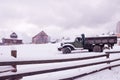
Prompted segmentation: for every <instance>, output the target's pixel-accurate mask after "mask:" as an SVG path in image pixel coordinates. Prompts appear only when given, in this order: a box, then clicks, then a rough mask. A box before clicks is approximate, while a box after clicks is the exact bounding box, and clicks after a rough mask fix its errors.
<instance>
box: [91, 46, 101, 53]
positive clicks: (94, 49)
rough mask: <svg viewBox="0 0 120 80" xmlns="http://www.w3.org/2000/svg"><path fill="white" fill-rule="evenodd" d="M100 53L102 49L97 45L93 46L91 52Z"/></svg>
mask: <svg viewBox="0 0 120 80" xmlns="http://www.w3.org/2000/svg"><path fill="white" fill-rule="evenodd" d="M102 51H103V49H102V47H101V46H99V45H95V46H94V47H93V52H102Z"/></svg>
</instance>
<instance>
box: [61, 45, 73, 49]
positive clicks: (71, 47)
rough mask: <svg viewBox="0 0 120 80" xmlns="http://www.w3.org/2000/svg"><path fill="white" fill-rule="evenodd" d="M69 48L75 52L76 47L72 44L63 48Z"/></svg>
mask: <svg viewBox="0 0 120 80" xmlns="http://www.w3.org/2000/svg"><path fill="white" fill-rule="evenodd" d="M65 47H69V48H70V49H71V50H75V47H74V46H73V45H72V44H64V46H63V47H62V48H65Z"/></svg>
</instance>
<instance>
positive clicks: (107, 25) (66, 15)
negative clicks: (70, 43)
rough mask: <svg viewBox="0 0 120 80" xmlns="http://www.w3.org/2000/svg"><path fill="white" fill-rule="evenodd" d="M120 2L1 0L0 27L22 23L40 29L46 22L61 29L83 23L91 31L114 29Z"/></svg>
mask: <svg viewBox="0 0 120 80" xmlns="http://www.w3.org/2000/svg"><path fill="white" fill-rule="evenodd" d="M119 4H120V0H0V29H1V30H2V29H11V30H14V28H15V27H21V26H19V25H20V24H23V23H25V24H26V25H29V24H33V25H35V27H36V26H37V27H38V28H36V29H40V30H41V29H42V28H45V27H46V26H47V27H48V26H56V27H61V28H62V29H63V30H64V31H65V30H68V28H69V30H71V29H76V28H77V29H78V28H79V29H81V28H82V27H83V26H84V27H86V28H92V29H93V31H94V28H99V29H101V30H104V29H107V31H110V30H115V26H116V23H117V21H119V20H120V19H119V17H120V15H119V14H120V5H119ZM26 25H25V26H26ZM80 27H81V28H80ZM21 28H23V27H21ZM33 28H34V27H33ZM23 29H24V28H23ZM28 29H29V27H28ZM30 29H31V28H30ZM23 31H24V30H23ZM35 31H38V30H35ZM84 31H85V30H84ZM90 31H91V30H90ZM107 31H106V32H107ZM29 32H30V31H29ZM68 32H70V31H68ZM26 33H27V32H26ZM52 33H53V32H52Z"/></svg>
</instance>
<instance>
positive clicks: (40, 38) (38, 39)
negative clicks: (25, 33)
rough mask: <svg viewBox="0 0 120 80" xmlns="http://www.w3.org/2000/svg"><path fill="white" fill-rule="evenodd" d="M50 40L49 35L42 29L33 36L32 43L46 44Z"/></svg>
mask: <svg viewBox="0 0 120 80" xmlns="http://www.w3.org/2000/svg"><path fill="white" fill-rule="evenodd" d="M48 42H49V36H48V35H47V34H46V33H45V32H44V31H41V32H40V33H38V34H37V35H35V36H34V37H33V38H32V43H34V44H44V43H48Z"/></svg>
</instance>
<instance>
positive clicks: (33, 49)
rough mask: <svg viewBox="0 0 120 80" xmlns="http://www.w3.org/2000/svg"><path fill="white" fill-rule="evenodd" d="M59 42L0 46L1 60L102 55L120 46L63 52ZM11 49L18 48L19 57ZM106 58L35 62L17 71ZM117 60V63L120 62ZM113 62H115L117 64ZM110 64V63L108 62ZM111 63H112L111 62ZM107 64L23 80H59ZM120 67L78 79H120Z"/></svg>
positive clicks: (113, 55) (0, 68)
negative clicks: (89, 50)
mask: <svg viewBox="0 0 120 80" xmlns="http://www.w3.org/2000/svg"><path fill="white" fill-rule="evenodd" d="M57 47H59V44H51V43H49V44H23V45H12V46H0V51H1V52H0V61H1V62H3V61H14V60H19V61H20V60H46V59H66V58H76V57H86V56H93V55H100V54H104V53H105V51H116V50H117V51H119V49H120V47H119V46H117V45H115V47H114V49H112V50H105V51H104V52H103V53H94V52H90V53H89V52H87V50H84V51H80V50H79V51H74V52H72V53H71V54H62V52H59V51H58V50H57ZM11 50H17V58H16V59H15V58H13V57H11ZM115 58H120V54H112V55H111V56H110V59H115ZM104 60H106V58H105V57H104V58H98V59H91V60H84V61H74V62H64V63H52V64H51V63H50V64H34V65H21V66H17V69H18V71H17V73H22V72H27V71H35V70H36V71H37V70H44V69H51V68H52V69H54V68H59V67H66V66H72V65H78V64H86V63H89V62H91V63H92V62H99V61H104ZM119 62H120V61H117V62H116V63H119ZM116 63H113V64H116ZM107 65H108V64H107ZM110 65H111V64H110ZM104 66H106V64H101V65H96V66H91V67H85V68H78V69H72V70H66V71H59V72H53V73H47V74H40V75H33V76H28V77H24V78H22V79H21V80H43V79H44V80H58V79H62V78H67V77H71V76H75V75H79V74H81V73H84V72H88V71H92V70H95V69H99V68H101V67H104ZM6 67H7V69H8V68H9V67H10V66H1V67H0V71H3V70H5V69H6ZM5 74H11V72H6V73H0V76H1V75H5ZM119 75H120V67H116V68H113V69H112V70H105V71H101V72H98V73H95V74H91V75H88V76H86V77H83V78H78V79H76V80H120V77H119Z"/></svg>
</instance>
